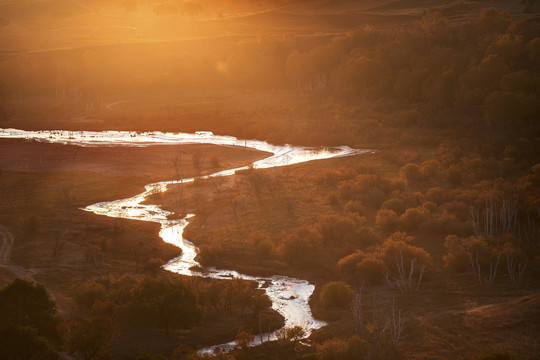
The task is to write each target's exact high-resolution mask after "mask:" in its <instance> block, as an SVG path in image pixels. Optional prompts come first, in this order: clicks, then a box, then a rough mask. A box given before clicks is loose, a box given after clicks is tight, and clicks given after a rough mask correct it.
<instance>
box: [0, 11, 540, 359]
mask: <svg viewBox="0 0 540 360" xmlns="http://www.w3.org/2000/svg"><path fill="white" fill-rule="evenodd" d="M99 3H100V2H98V1H95V2H92V4H94V5H93V6H99ZM218 3H219V4H218ZM222 3H223V4H222ZM226 3H227V2H219V1H216V2H212V4H213V5H212V6H211V5H210V2H209V3H208V4H206V5H207V6H206V7H205V6H204V4H202V2H201V3H197V2H185V1H184V2H173V1H168V2H165V1H159V2H158V1H156V2H155V4H154V3H153V2H150V1H146V2H143V1H123V2H122V4H121V5H119V6H118V9H119V10H118V11H125V12H136V11H141V8H146V7H148V8H151V9H152V11H153V13H154V16H156V17H159V18H162V19H163V22H164V23H166V24H168V26H170V27H171V28H174V27H175V26H179V25H178V24H176V25H175V23H174V22H175V21H179V20H181V19H186V20H185V21H194V19H200V18H202V17H204V16H209V15H208V14H210V13H212V14H213V15H212V16H215V17H216V18H217V19H218V20H216V21H217V23H218V24H219V26H225V25H226V22H227V13H226V12H225V11H224V10H223V11H222V10H219V11H217V10H216V9H225V10H227V9H229V8H227V7H226ZM246 3H251V2H249V1H246ZM263 3H264V2H261V4H263ZM286 3H287V2H285V1H283V2H278V1H276V2H272V4H273V5H274V6H283V5H285V4H286ZM336 3H344V2H336ZM264 4H265V5H267V3H264ZM237 6H238V7H241V4H240V3H238V4H237ZM261 6H262V5H261ZM459 6H464V5H463V4H461V5H460V4H457V5H455V7H449V8H445V9H444V11H442V12H437V11H432V10H429V9H426V11H425V12H424V14H423V16H421V17H419V18H417V19H415V20H414V21H407V22H406V23H405V24H403V25H402V26H388V25H381V26H377V25H370V24H362V25H361V26H354V27H352V28H351V29H347V31H345V32H342V33H341V34H339V35H327V34H324V35H320V36H306V35H305V34H302V33H294V32H271V31H266V32H260V33H258V34H255V35H254V36H252V37H245V38H242V39H240V40H239V39H237V38H235V37H234V36H231V37H224V38H222V39H208V40H207V43H206V46H205V47H200V46H198V45H197V44H196V41H195V40H185V41H180V42H176V41H170V42H160V43H153V44H150V43H147V44H142V43H140V44H135V43H129V42H126V43H125V44H117V46H112V45H111V46H95V47H93V46H89V47H86V48H77V49H65V50H61V55H59V54H58V53H57V52H55V51H51V52H38V53H25V54H19V55H13V56H9V57H5V58H2V59H1V60H0V83H1V86H0V96H1V97H2V103H1V104H0V105H1V111H2V114H1V116H2V118H1V119H0V125H1V126H2V127H7V126H4V125H2V124H3V123H5V124H10V121H11V120H12V119H13V118H16V119H18V120H17V121H19V122H20V124H23V125H22V126H23V127H26V128H48V127H51V124H54V123H55V121H58V119H61V124H62V127H68V128H70V129H74V130H76V129H78V128H81V126H82V127H87V126H90V127H95V128H97V129H129V130H137V131H146V130H164V131H186V132H191V131H196V130H211V131H214V132H215V133H220V134H228V135H235V136H238V137H242V138H257V139H263V140H267V141H269V142H273V143H292V144H301V145H313V146H335V145H349V146H351V147H356V148H373V149H375V150H377V151H376V152H375V153H373V154H364V155H361V156H358V157H354V158H347V159H341V160H339V161H337V162H336V163H328V164H326V165H325V164H310V165H303V166H293V167H290V168H282V169H273V170H255V169H252V168H250V169H248V170H245V171H242V172H238V173H237V174H236V175H235V176H234V180H228V181H223V182H222V183H219V184H216V183H215V181H216V180H214V183H212V182H211V181H206V182H205V181H203V180H200V181H196V182H195V183H194V184H192V185H189V186H185V189H183V191H185V193H186V199H187V198H188V197H189V196H191V198H192V199H197V200H198V201H196V203H195V205H193V204H191V203H189V202H188V201H187V200H186V203H184V204H180V205H179V204H178V202H177V201H176V202H173V201H172V200H171V198H172V197H173V196H172V195H171V194H172V191H169V192H168V193H165V194H163V195H156V196H155V197H154V198H153V199H151V201H154V202H159V203H161V204H163V205H164V206H165V207H167V208H170V209H171V210H174V211H176V212H178V213H182V214H183V213H186V212H188V211H194V212H195V214H196V217H195V219H194V220H193V222H192V223H191V224H190V226H189V227H188V228H187V229H186V232H185V237H186V238H189V239H190V240H192V241H193V242H194V243H195V244H197V246H199V248H200V250H201V252H200V254H199V256H198V260H199V261H200V262H201V264H202V265H205V266H206V265H208V266H217V267H223V268H229V269H238V270H240V271H244V272H247V273H252V274H255V275H260V274H262V275H264V274H273V273H281V274H285V275H291V276H298V277H301V278H305V279H308V280H309V281H310V282H313V283H315V284H316V291H315V293H314V296H313V297H312V299H311V301H310V305H311V307H312V310H313V312H314V315H315V316H316V317H317V318H321V319H323V320H325V321H327V322H328V325H327V326H326V327H323V328H322V329H320V330H317V331H315V332H314V333H313V334H312V335H311V336H310V338H309V341H308V342H305V341H300V340H301V339H302V338H304V336H305V334H304V333H303V330H302V329H300V328H289V329H282V330H281V331H280V333H279V340H278V341H276V342H272V343H265V344H263V345H261V346H257V347H254V348H253V347H249V344H250V343H251V342H253V340H254V337H256V336H257V335H258V334H260V333H262V332H264V331H267V330H270V329H277V328H279V327H280V326H281V324H282V319H280V317H279V316H278V315H276V314H275V313H274V312H272V311H271V310H269V306H270V305H271V304H270V300H269V299H268V297H267V296H266V295H265V294H264V293H263V292H262V291H261V290H257V289H256V288H255V286H254V285H253V284H250V283H249V282H244V281H240V280H234V281H217V280H205V279H192V278H189V279H178V278H176V277H173V276H171V275H170V274H164V272H163V271H162V270H161V269H160V265H161V264H162V263H163V261H162V260H165V261H166V259H162V258H160V255H156V254H157V253H156V254H150V252H148V251H142V252H141V255H140V258H139V257H137V256H135V257H134V260H133V261H134V264H135V268H136V274H135V275H123V276H120V275H119V274H115V275H114V276H113V275H103V271H99V272H94V273H93V275H94V276H93V278H92V279H90V280H87V281H84V282H81V283H79V284H77V287H76V293H77V294H78V295H77V296H76V297H75V299H74V301H75V302H76V304H77V305H76V306H77V308H78V315H79V316H78V318H77V319H74V318H71V319H69V320H66V321H63V320H62V319H61V318H60V317H59V316H58V314H57V312H56V307H55V305H54V302H52V301H51V300H50V297H49V296H48V295H47V293H46V291H45V290H44V288H43V287H41V286H40V285H32V284H31V283H27V282H24V281H21V280H16V281H15V282H13V283H11V284H10V285H7V286H6V287H4V288H3V289H2V290H1V291H0V311H4V313H1V314H0V315H1V316H4V317H6V319H9V321H6V322H0V324H1V325H0V332H2V333H3V334H5V335H6V336H5V337H2V342H1V343H0V354H2V352H4V353H6V354H8V357H7V358H9V359H19V358H30V356H32V355H28V356H27V354H23V355H21V354H14V353H9V351H11V350H10V347H9V345H10V344H15V343H17V341H24V342H25V343H27V344H31V345H32V346H28V351H29V352H31V351H35V352H36V353H41V354H44V353H46V354H48V355H47V357H46V358H47V359H48V358H50V359H55V358H58V357H59V356H60V355H59V354H60V353H62V352H64V354H65V353H66V352H67V353H70V354H72V355H73V356H77V357H79V358H82V359H106V358H110V357H111V352H110V344H111V342H112V341H113V338H114V337H116V336H121V335H120V334H121V333H122V332H128V331H129V329H133V328H135V329H157V330H159V331H160V333H163V336H167V335H168V334H169V332H175V331H176V332H178V331H183V330H179V329H187V328H193V327H196V326H199V325H200V324H201V323H202V322H203V321H204V319H219V321H224V322H228V321H230V322H234V320H232V319H236V318H241V319H243V320H242V321H243V322H242V325H239V327H240V326H241V329H240V330H238V331H237V332H236V333H235V334H233V335H232V337H233V338H234V337H236V347H235V350H233V351H232V352H230V353H217V354H213V355H203V354H198V353H197V352H196V349H197V346H196V345H202V344H194V343H191V344H189V343H187V342H186V343H184V344H183V345H180V346H178V347H176V348H175V349H174V351H172V352H165V351H155V352H153V354H144V355H143V354H124V356H125V358H126V359H139V360H143V359H148V360H150V359H193V360H194V359H203V358H204V359H228V360H229V359H230V360H232V359H275V358H282V359H324V360H326V359H336V360H337V359H399V358H420V357H421V356H422V354H424V355H426V354H427V355H426V356H428V357H429V356H434V355H433V354H436V355H437V356H439V357H438V358H469V359H518V358H530V359H532V358H534V356H535V354H536V355H537V354H538V349H539V348H538V344H537V342H538V340H537V339H536V338H535V333H537V331H539V330H540V329H539V328H538V324H536V325H534V324H533V325H530V324H529V323H526V320H523V321H522V320H515V319H521V317H524V318H525V317H528V318H529V319H531V318H535V316H538V315H539V310H538V309H539V305H538V304H539V302H538V296H537V293H538V271H539V269H540V258H539V255H540V157H539V154H540V123H539V121H538V119H539V116H540V98H539V97H540V93H539V91H540V21H538V18H536V17H533V16H532V17H520V19H514V18H512V17H511V16H510V15H509V13H507V12H505V11H501V10H497V9H495V8H485V9H482V10H481V11H480V12H479V13H478V14H475V15H474V16H471V17H470V18H468V19H467V21H461V22H455V21H452V15H453V14H454V12H457V11H459V9H460V7H459ZM210 9H212V10H211V11H210ZM229 10H230V9H229ZM275 16H276V17H277V19H273V21H276V22H277V23H279V24H282V22H286V20H283V19H281V18H279V14H277V15H275ZM187 19H190V20H187ZM280 21H282V22H280ZM224 24H225V25H224ZM5 26H9V25H5ZM193 58H198V59H201V60H200V61H193ZM148 92H151V93H152V96H153V97H154V98H151V99H150V100H148V99H144V100H142V99H143V98H144V97H145V94H147V93H148ZM207 92H211V93H212V94H218V95H216V97H215V99H217V100H211V101H205V102H204V104H203V105H202V106H200V105H197V104H195V105H192V106H190V105H186V104H180V105H178V104H174V99H175V98H182V97H183V96H186V97H190V96H191V97H192V98H190V99H198V97H199V96H201V95H200V94H204V93H207ZM119 94H122V97H120V96H119ZM230 94H235V95H234V96H233V95H230ZM239 94H242V95H239ZM245 94H248V95H245ZM235 96H236V97H238V98H240V99H241V100H231V101H230V102H228V99H231V98H234V97H235ZM126 98H129V99H132V100H130V101H133V102H134V103H136V102H137V101H138V100H140V101H141V102H142V103H144V104H145V105H144V106H142V105H141V106H138V107H137V106H136V105H133V106H125V107H121V108H119V109H116V110H115V109H114V108H113V110H111V109H106V104H107V103H108V102H109V100H110V102H111V103H112V102H115V101H124V99H126ZM137 99H138V100H137ZM158 100H159V101H158ZM161 100H163V103H167V104H166V105H163V104H162V103H161ZM158 103H159V104H158ZM244 105H245V106H244ZM37 113H39V114H43V116H42V118H41V119H40V120H39V121H36V122H32V121H30V119H32V117H34V116H35V115H36V114H37ZM75 117H95V118H98V119H100V120H103V122H102V123H99V124H94V123H88V124H83V125H81V124H80V123H77V122H74V121H73V118H75ZM53 119H54V120H53ZM190 160H192V161H193V162H195V161H196V159H195V156H193V157H192V159H190ZM203 160H204V161H206V162H207V163H210V162H212V163H215V164H218V163H219V159H218V158H216V157H214V158H213V160H210V159H203ZM198 161H201V160H200V159H199V160H198ZM2 175H4V174H2ZM4 178H5V176H4ZM4 189H5V188H4ZM11 189H13V187H12V188H11ZM204 189H206V190H204ZM20 191H21V193H20V194H19V195H20V196H23V195H24V194H23V193H22V190H20ZM3 195H4V198H5V199H8V198H10V197H12V196H15V195H16V194H15V195H14V193H13V191H10V192H9V194H8V192H7V191H4V194H3ZM9 203H10V202H8V201H4V202H3V205H2V206H3V211H4V212H8V211H9V209H7V206H8V205H9ZM4 215H5V214H4ZM263 216H264V217H263ZM3 221H4V223H6V222H7V223H9V224H7V225H12V226H13V227H14V228H18V229H23V228H24V224H28V222H30V223H32V221H34V222H38V223H39V222H40V221H41V220H40V219H39V218H38V216H37V215H33V217H29V216H21V217H20V218H15V217H14V216H3ZM19 231H20V232H23V231H22V230H19ZM113 235H114V234H113ZM113 235H111V240H108V241H105V242H99V241H96V242H94V243H93V245H92V246H91V247H89V248H88V249H90V250H88V251H89V252H88V253H87V255H88V256H87V258H86V260H87V262H88V263H90V264H92V263H93V262H94V263H95V262H96V255H95V254H96V250H97V251H98V253H99V254H102V256H107V251H108V250H107V247H108V246H109V245H108V242H114V236H113ZM224 239H225V240H226V241H224ZM130 261H131V260H130ZM130 269H133V267H131V268H130ZM124 273H126V271H124ZM30 293H32V294H34V293H35V295H31V296H29V295H28V294H30ZM520 297H526V299H528V300H527V301H530V302H527V303H526V304H522V303H513V304H514V305H512V306H515V309H517V310H514V311H515V313H512V312H511V310H508V318H503V320H504V321H507V322H509V323H511V324H514V323H513V322H512V321H516V323H515V324H517V325H515V330H514V331H515V332H514V333H513V335H511V336H515V337H516V338H518V337H519V338H521V339H522V340H520V341H521V342H518V341H517V342H516V345H515V346H513V347H508V348H505V347H504V345H505V344H506V345H508V343H505V344H503V347H501V346H497V344H495V342H496V341H495V340H493V339H491V340H486V341H485V342H483V343H482V344H483V345H482V347H478V346H476V347H475V346H474V345H471V344H469V343H468V344H469V345H470V349H469V348H459V346H458V345H456V344H459V343H461V342H466V343H467V341H466V340H464V339H461V338H460V340H459V341H457V340H456V343H452V341H453V340H448V343H445V342H444V339H445V338H444V336H445V333H444V332H442V330H441V335H440V337H437V336H439V335H433V336H434V337H433V338H431V337H430V335H431V334H428V332H429V329H437V331H439V330H440V329H439V328H436V327H435V325H434V323H436V322H438V321H439V322H443V323H448V327H450V326H454V322H457V321H458V320H456V319H455V318H453V317H451V316H452V313H455V312H459V311H464V309H467V307H466V306H465V305H464V306H463V307H461V305H456V302H457V301H458V299H459V300H460V301H462V302H463V303H465V302H467V301H468V302H469V303H471V304H476V305H478V306H481V305H488V304H499V303H501V302H504V301H514V300H515V301H517V300H516V299H518V298H520ZM527 297H529V298H527ZM28 298H30V299H31V300H32V301H36V302H39V305H34V304H33V303H32V304H30V303H27V302H25V301H22V300H21V299H28ZM171 299H174V300H175V301H171ZM493 299H496V300H493ZM531 299H532V300H531ZM492 300H493V301H492ZM524 302H525V300H524ZM531 302H532V304H531ZM3 304H6V305H5V306H4V305H3ZM173 304H174V305H173ZM509 306H510V305H509ZM37 307H39V308H40V309H43V314H38V315H35V314H34V313H33V312H34V311H35V309H36V308H37ZM501 309H504V307H501ZM509 309H510V308H509ZM511 309H514V308H511ZM438 310H441V314H442V315H441V314H439V315H434V316H433V318H432V320H429V319H426V317H427V315H425V313H429V314H433V313H436V312H437V311H438ZM501 311H502V310H501ZM25 312H26V313H28V314H26V313H25ZM443 312H444V314H443ZM502 312H503V313H504V314H506V312H504V311H502ZM21 314H23V315H21ZM466 314H467V315H464V316H469V313H468V312H466ZM512 314H514V315H512ZM437 316H439V317H437ZM471 316H472V315H471ZM511 317H513V318H514V320H512V321H511V320H509V318H511ZM23 318H24V321H23V320H22V319H23ZM503 320H501V322H504V321H503ZM216 321H218V320H216ZM430 321H431V322H430ZM475 321H479V320H475ZM518 321H522V322H518ZM460 324H461V323H460ZM464 324H465V325H464V326H469V328H468V329H469V330H467V331H472V332H471V334H473V335H474V334H479V333H480V332H479V331H477V332H474V331H476V330H474V329H477V328H474V326H475V325H474V324H476V323H475V322H474V321H472V320H471V323H467V322H465V323H464ZM471 324H473V325H471ZM524 324H525V325H524ZM499 325H500V323H495V325H493V324H491V326H499ZM478 326H480V325H478ZM500 326H503V325H500ZM509 326H511V325H509ZM471 329H473V330H471ZM458 331H459V332H461V331H466V330H463V328H459V330H458ZM434 333H436V331H434ZM449 334H450V330H448V333H446V335H447V336H450V335H449ZM482 334H483V333H482ZM8 335H9V336H8ZM228 336H229V339H228V340H232V339H231V338H230V337H231V334H228ZM465 336H467V334H465ZM478 336H480V335H478ZM511 336H510V337H509V338H511ZM456 338H457V337H456ZM523 339H524V340H523ZM471 341H472V342H474V339H471ZM469 345H468V346H469ZM454 348H457V349H456V350H454ZM44 349H47V350H46V352H44V351H45V350H44ZM448 349H451V350H448ZM471 349H473V350H471ZM453 351H455V352H453ZM36 358H38V357H36ZM44 358H45V357H44Z"/></svg>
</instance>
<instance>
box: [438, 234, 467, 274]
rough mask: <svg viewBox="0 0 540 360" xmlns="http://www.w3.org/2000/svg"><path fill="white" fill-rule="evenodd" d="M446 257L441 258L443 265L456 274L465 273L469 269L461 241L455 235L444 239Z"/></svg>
mask: <svg viewBox="0 0 540 360" xmlns="http://www.w3.org/2000/svg"><path fill="white" fill-rule="evenodd" d="M444 247H445V248H446V251H447V253H446V255H444V256H443V261H444V265H445V266H446V267H447V268H450V269H452V270H454V271H456V272H458V273H459V272H465V271H468V270H469V269H470V266H471V265H470V263H469V257H468V255H467V252H466V251H465V249H464V244H463V239H462V238H458V237H457V236H456V235H448V236H447V237H446V238H445V239H444Z"/></svg>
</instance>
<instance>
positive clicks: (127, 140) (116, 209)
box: [0, 129, 370, 351]
mask: <svg viewBox="0 0 540 360" xmlns="http://www.w3.org/2000/svg"><path fill="white" fill-rule="evenodd" d="M1 138H11V139H29V140H36V141H42V142H50V143H60V144H71V145H78V146H150V145H180V144H214V145H221V146H242V147H248V148H253V149H256V150H261V151H266V152H269V153H272V154H273V155H270V156H269V157H267V158H264V159H262V160H258V161H256V162H254V163H253V164H251V166H252V167H253V168H256V169H262V168H271V167H277V166H287V165H293V164H298V163H303V162H307V161H313V160H320V159H330V158H337V157H344V156H352V155H358V154H362V153H366V152H370V150H358V149H351V148H350V147H348V146H339V147H333V148H309V147H301V146H291V145H283V146H278V145H272V144H268V143H267V142H264V141H258V140H240V139H237V138H235V137H232V136H218V135H214V134H212V133H211V132H197V133H195V134H187V133H163V132H144V133H136V132H130V131H101V132H95V131H60V130H59V131H56V130H54V131H53V130H51V131H25V130H18V129H0V139H1ZM247 168H248V166H244V167H240V168H235V169H228V170H223V171H220V172H216V173H214V174H211V175H207V176H204V177H203V178H211V177H216V176H229V175H233V174H234V173H235V171H237V170H241V169H247ZM193 180H194V179H193V178H190V179H184V180H183V183H189V182H192V181H193ZM176 183H178V181H164V182H157V183H152V184H148V185H146V190H145V191H144V192H143V193H141V194H138V195H135V196H133V197H131V198H126V199H120V200H114V201H109V202H102V203H97V204H92V205H88V206H87V207H86V208H84V209H83V210H85V211H90V212H93V213H95V214H99V215H105V216H109V217H116V218H125V219H134V220H141V221H151V222H156V223H159V224H161V231H160V234H159V235H160V237H161V238H162V239H163V240H164V241H165V242H167V243H170V244H173V245H176V246H178V247H179V248H181V249H182V254H181V255H180V256H179V257H177V258H175V259H172V260H170V261H169V262H167V264H164V265H163V268H164V269H166V270H168V271H171V272H174V273H178V274H181V275H187V276H200V277H207V278H216V279H231V278H241V279H245V280H250V281H255V282H257V283H258V286H259V288H261V289H264V290H265V291H266V294H267V295H268V296H269V297H270V300H272V308H273V309H274V310H276V311H277V312H279V313H280V314H281V315H282V316H283V317H284V318H285V327H293V326H297V325H298V326H301V327H302V328H303V329H304V331H305V332H306V335H307V336H309V334H310V333H311V331H313V330H315V329H318V328H320V327H322V326H324V325H325V323H324V322H322V321H320V320H317V319H315V318H314V317H313V315H312V314H311V309H310V307H309V303H308V301H309V298H310V296H311V295H312V294H313V291H314V289H315V286H314V285H312V284H310V283H308V282H307V281H305V280H301V279H295V278H291V277H287V276H281V275H275V276H271V277H255V276H250V275H244V274H240V273H238V272H236V271H233V270H224V269H215V268H202V267H201V266H200V265H199V263H198V262H197V261H196V260H195V257H196V256H197V252H198V249H197V247H196V246H195V245H194V244H193V243H191V242H190V241H189V240H187V239H184V238H183V237H182V233H183V230H184V228H185V227H186V226H187V225H188V223H189V219H190V218H191V217H193V216H194V215H192V214H191V215H187V216H186V217H185V218H183V219H177V220H169V219H168V216H169V215H171V213H170V212H168V211H166V210H163V209H161V208H160V207H159V206H158V205H146V204H143V202H144V201H145V200H146V198H147V197H148V196H149V195H151V194H154V193H156V192H163V191H166V190H167V187H168V185H171V184H176ZM193 269H197V270H193ZM268 339H270V340H273V339H275V333H269V334H264V335H263V336H261V337H257V338H256V340H255V342H254V343H253V345H255V344H259V343H260V342H261V341H263V340H265V341H266V340H268ZM233 346H234V342H231V343H228V344H219V345H215V346H213V347H210V348H208V349H206V351H211V350H213V349H214V348H216V347H220V348H222V349H224V350H228V349H230V348H231V347H233Z"/></svg>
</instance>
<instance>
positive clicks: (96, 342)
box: [68, 319, 114, 360]
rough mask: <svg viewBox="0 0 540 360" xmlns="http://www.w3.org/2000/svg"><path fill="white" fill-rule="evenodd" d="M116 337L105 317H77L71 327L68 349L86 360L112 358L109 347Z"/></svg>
mask: <svg viewBox="0 0 540 360" xmlns="http://www.w3.org/2000/svg"><path fill="white" fill-rule="evenodd" d="M113 337H114V331H113V328H112V325H111V323H110V322H109V321H107V320H104V319H77V320H75V322H74V323H73V324H72V325H71V327H70V329H69V338H68V349H69V352H70V354H73V355H78V356H82V357H83V358H84V359H85V360H92V359H110V358H111V353H110V350H109V349H108V347H109V346H110V344H111V342H112V340H113Z"/></svg>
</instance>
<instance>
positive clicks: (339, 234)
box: [317, 214, 357, 243]
mask: <svg viewBox="0 0 540 360" xmlns="http://www.w3.org/2000/svg"><path fill="white" fill-rule="evenodd" d="M317 227H318V229H319V231H320V233H321V236H322V239H323V241H324V242H326V243H330V242H332V243H341V242H343V241H345V240H348V239H350V237H351V235H352V234H353V231H354V230H355V229H356V227H357V224H356V222H355V221H354V220H353V219H351V218H350V217H345V216H341V215H336V214H334V215H328V216H323V217H321V218H320V219H319V221H318V222H317Z"/></svg>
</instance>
